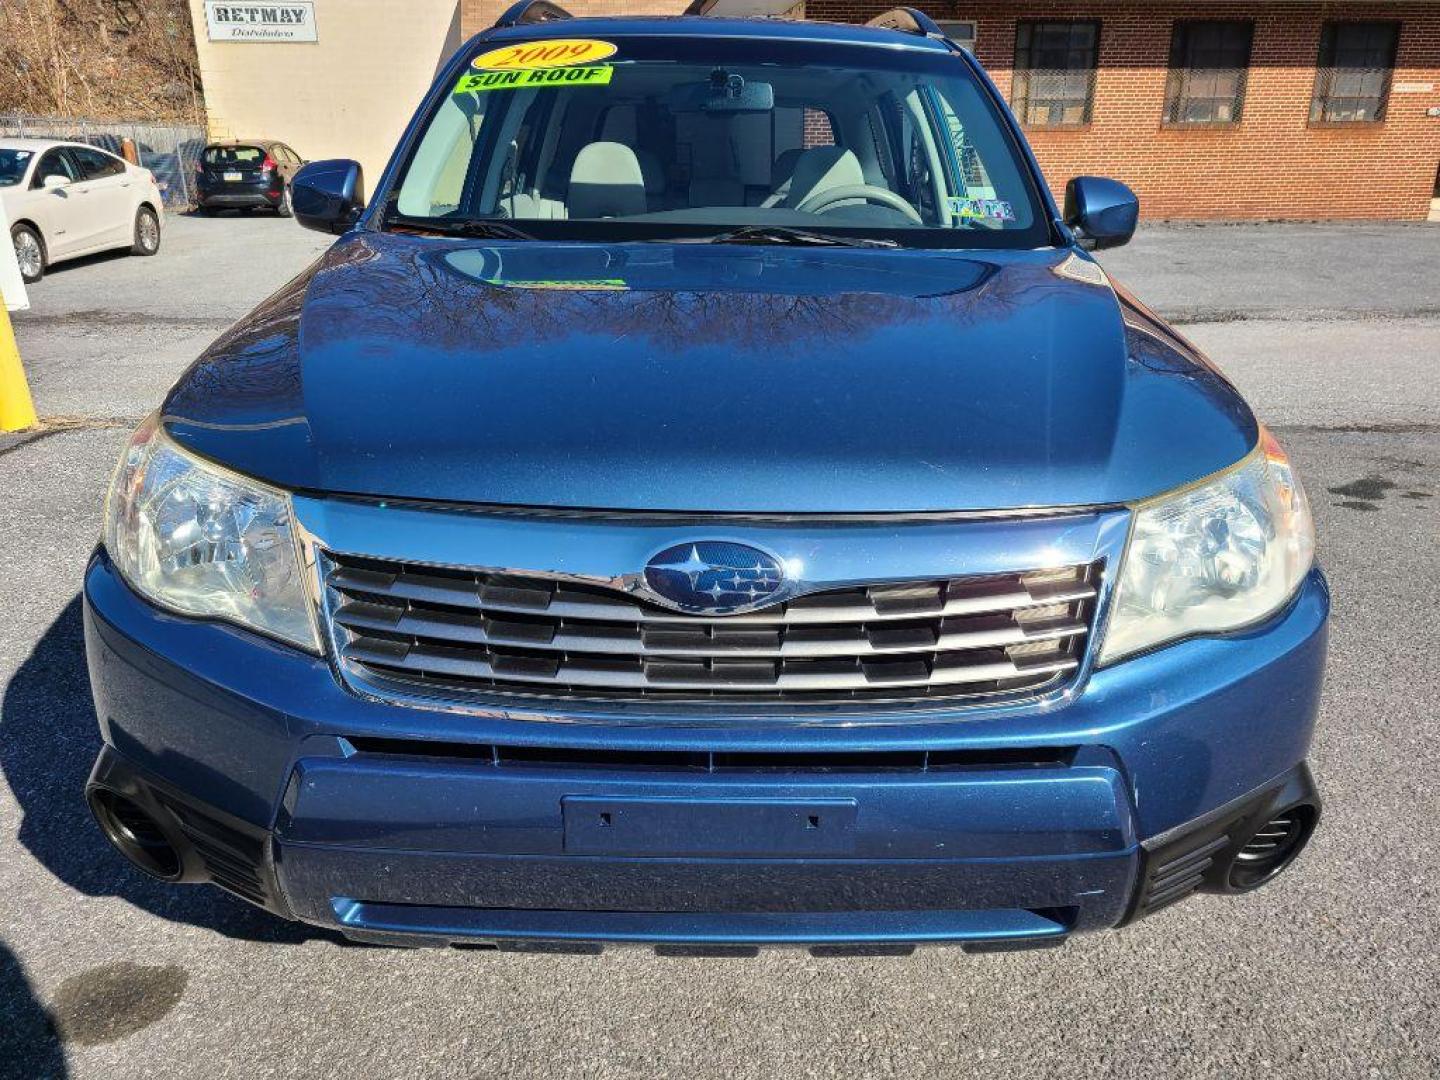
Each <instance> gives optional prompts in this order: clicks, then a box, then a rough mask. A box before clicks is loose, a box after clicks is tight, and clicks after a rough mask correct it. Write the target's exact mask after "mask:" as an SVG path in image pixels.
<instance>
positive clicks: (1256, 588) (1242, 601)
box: [1099, 429, 1315, 665]
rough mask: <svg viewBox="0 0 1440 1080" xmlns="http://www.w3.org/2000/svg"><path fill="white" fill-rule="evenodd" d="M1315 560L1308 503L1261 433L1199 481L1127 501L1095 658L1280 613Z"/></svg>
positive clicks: (1275, 446)
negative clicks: (1124, 541) (1128, 514)
mask: <svg viewBox="0 0 1440 1080" xmlns="http://www.w3.org/2000/svg"><path fill="white" fill-rule="evenodd" d="M1314 558H1315V526H1314V524H1313V522H1312V521H1311V518H1310V504H1309V503H1308V502H1307V501H1306V498H1305V491H1304V489H1303V488H1302V487H1301V486H1300V481H1299V479H1298V478H1297V477H1296V476H1295V471H1294V469H1293V468H1292V467H1291V465H1290V459H1289V458H1287V457H1286V456H1285V452H1284V451H1283V450H1281V449H1280V444H1279V443H1277V442H1276V441H1275V439H1274V438H1273V437H1272V436H1271V435H1270V433H1269V432H1268V431H1265V430H1263V429H1262V430H1261V432H1260V444H1259V446H1257V447H1256V449H1255V451H1254V452H1253V453H1251V454H1249V455H1248V456H1247V457H1245V458H1244V459H1243V460H1241V461H1240V462H1239V463H1238V464H1236V465H1235V466H1233V467H1231V468H1230V469H1227V470H1226V471H1225V472H1223V473H1221V474H1220V475H1218V476H1216V477H1214V478H1212V479H1210V480H1208V481H1206V482H1204V483H1201V484H1199V485H1196V486H1193V487H1190V488H1186V489H1183V490H1181V491H1179V492H1174V493H1171V494H1169V495H1162V496H1160V497H1159V498H1157V499H1152V500H1149V501H1148V502H1144V503H1141V504H1139V505H1138V506H1136V507H1135V516H1134V520H1133V521H1132V523H1131V526H1130V542H1129V544H1128V546H1127V547H1126V549H1125V557H1124V560H1123V562H1122V565H1121V567H1120V578H1119V581H1118V582H1117V583H1116V586H1115V595H1114V597H1113V598H1112V600H1111V603H1110V619H1109V626H1108V628H1107V629H1106V631H1105V640H1104V643H1103V644H1102V645H1101V648H1100V658H1099V663H1100V664H1102V665H1103V664H1109V663H1114V662H1115V661H1116V660H1119V659H1121V658H1123V657H1126V656H1130V655H1132V654H1133V653H1137V652H1140V651H1142V650H1144V649H1149V648H1153V647H1155V646H1157V645H1163V644H1165V643H1166V642H1170V641H1175V640H1178V639H1180V638H1184V637H1191V636H1193V635H1195V634H1207V633H1219V632H1222V631H1226V630H1237V629H1240V628H1241V627H1244V626H1247V625H1249V624H1251V623H1255V622H1259V621H1260V620H1262V619H1264V618H1265V617H1266V616H1268V615H1271V614H1272V613H1274V612H1275V611H1277V610H1279V608H1281V607H1282V606H1283V605H1284V604H1285V602H1286V601H1287V600H1289V599H1290V597H1291V596H1293V595H1294V593H1295V590H1296V589H1297V588H1299V586H1300V583H1301V582H1302V581H1303V580H1304V578H1305V575H1306V574H1307V573H1309V571H1310V566H1311V564H1312V563H1313V562H1314Z"/></svg>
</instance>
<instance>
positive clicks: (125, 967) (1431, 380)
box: [0, 217, 1440, 1080]
mask: <svg viewBox="0 0 1440 1080" xmlns="http://www.w3.org/2000/svg"><path fill="white" fill-rule="evenodd" d="M324 246H325V240H324V238H323V237H320V236H318V235H317V234H315V233H307V232H305V231H303V230H301V229H299V228H298V227H297V226H296V225H295V224H294V223H293V222H288V221H281V220H275V219H271V218H268V217H253V218H233V217H224V218H219V219H214V220H206V219H191V218H173V217H172V218H171V219H170V221H169V222H168V223H167V234H166V238H165V248H164V250H163V251H162V252H161V254H160V256H159V257H157V258H155V259H135V258H127V257H124V256H120V257H104V258H98V259H91V260H86V261H84V262H81V263H78V264H74V265H71V266H69V267H63V268H56V270H55V271H54V273H53V274H52V275H51V276H50V277H48V278H47V279H46V280H45V281H44V282H43V283H41V284H40V285H38V286H36V287H34V289H33V291H32V293H31V300H32V304H33V310H32V311H31V312H29V313H25V314H22V315H18V316H16V317H15V323H16V330H17V335H18V337H19V341H20V346H21V354H22V356H23V357H24V358H25V360H26V363H27V367H28V369H29V372H30V377H31V382H32V387H33V389H34V393H35V398H36V405H37V407H38V409H39V411H40V413H41V415H42V416H43V417H45V418H46V419H47V423H48V426H47V429H46V430H45V431H42V432H40V433H38V434H37V433H31V434H29V435H25V436H19V437H0V604H3V608H0V610H3V613H4V619H3V620H0V769H3V778H0V1075H3V1076H6V1077H9V1076H15V1077H27V1078H28V1077H40V1076H59V1075H69V1076H79V1077H105V1078H116V1080H119V1078H126V1077H141V1076H159V1077H188V1076H204V1077H222V1076H245V1077H265V1076H294V1075H307V1076H316V1077H320V1076H340V1075H344V1076H358V1077H367V1078H368V1077H382V1076H383V1077H391V1076H394V1077H402V1076H403V1077H413V1076H427V1077H428V1076H436V1077H452V1076H454V1077H460V1076H477V1077H478V1076H486V1077H500V1076H537V1077H557V1078H558V1077H607V1078H608V1077H653V1076H673V1077H687V1078H688V1077H702V1076H707V1077H708V1076H725V1077H731V1076H737V1077H784V1078H787V1080H789V1078H798V1077H812V1076H814V1077H819V1076H841V1077H860V1076H903V1077H907V1078H918V1077H945V1078H956V1077H969V1076H975V1077H988V1078H1011V1077H1046V1078H1050V1077H1072V1076H1073V1077H1094V1076H1100V1075H1104V1076H1124V1077H1155V1076H1165V1077H1178V1076H1206V1077H1209V1076H1241V1075H1253V1076H1264V1077H1282V1076H1283V1077H1312V1076H1345V1077H1348V1076H1357V1077H1417V1078H1418V1077H1433V1076H1435V1075H1437V1073H1440V1012H1437V1010H1436V1008H1435V1002H1436V1000H1437V997H1440V935H1437V915H1436V909H1437V905H1440V888H1437V876H1436V871H1435V866H1436V865H1437V862H1440V782H1437V777H1440V710H1437V708H1436V705H1435V702H1436V701H1437V700H1440V669H1437V665H1436V663H1435V656H1436V651H1437V646H1440V606H1437V603H1436V597H1437V589H1436V584H1435V583H1436V581H1437V580H1440V542H1437V541H1440V379H1437V375H1436V361H1437V359H1440V292H1437V278H1436V273H1437V267H1440V226H1423V225H1415V226H1397V225H1374V224H1367V225H1335V226H1327V225H1292V226H1278V225H1256V226H1246V227H1239V226H1209V227H1196V226H1173V227H1152V228H1148V229H1145V230H1143V231H1142V233H1141V235H1140V236H1139V237H1138V238H1137V240H1136V241H1135V243H1134V244H1132V245H1131V246H1130V247H1129V248H1125V249H1120V250H1118V251H1116V252H1114V253H1112V254H1107V255H1106V257H1105V259H1104V262H1105V264H1106V266H1107V267H1108V268H1109V269H1110V270H1111V272H1112V273H1114V274H1115V275H1116V276H1117V277H1118V278H1119V279H1120V280H1122V281H1123V282H1125V283H1126V284H1127V285H1129V286H1130V287H1131V288H1132V290H1133V291H1135V292H1136V293H1138V295H1139V296H1140V297H1141V298H1142V299H1144V300H1145V301H1147V302H1148V303H1150V304H1151V305H1152V306H1153V307H1155V308H1156V309H1157V310H1158V311H1160V312H1161V313H1162V314H1165V315H1168V316H1171V317H1174V318H1176V319H1178V320H1180V321H1182V322H1183V323H1184V326H1183V329H1184V331H1185V332H1186V333H1187V334H1189V335H1190V336H1191V337H1192V338H1193V339H1194V340H1196V341H1197V342H1198V343H1199V344H1201V345H1202V346H1203V347H1204V348H1206V349H1207V350H1208V351H1209V352H1210V353H1211V355H1212V356H1213V357H1214V358H1215V359H1216V360H1217V361H1219V362H1220V364H1221V365H1222V366H1223V367H1224V368H1225V369H1226V370H1227V371H1228V372H1229V373H1230V374H1231V375H1232V377H1233V378H1234V379H1235V380H1236V381H1237V382H1238V383H1239V384H1240V385H1241V387H1242V389H1244V390H1245V392H1246V393H1247V395H1248V396H1249V398H1250V400H1251V402H1252V404H1254V405H1255V407H1256V409H1257V411H1258V412H1259V413H1260V415H1261V417H1262V418H1263V419H1264V420H1265V421H1266V422H1267V423H1268V424H1270V425H1271V427H1272V428H1273V429H1274V430H1276V431H1277V433H1278V434H1279V436H1280V438H1281V439H1282V441H1283V442H1284V443H1285V444H1286V446H1287V448H1288V449H1289V450H1290V452H1291V454H1292V456H1293V457H1294V458H1295V460H1296V462H1297V464H1298V466H1299V468H1300V470H1301V472H1302V475H1303V476H1304V477H1305V479H1306V482H1307V485H1308V488H1309V491H1310V494H1311V498H1312V500H1313V502H1314V503H1315V510H1316V516H1317V519H1318V524H1319V528H1320V533H1321V556H1322V559H1323V561H1324V563H1325V565H1326V567H1327V569H1328V571H1329V573H1330V575H1331V582H1332V586H1333V588H1334V593H1335V596H1334V600H1335V608H1334V614H1335V617H1334V623H1333V629H1332V638H1331V650H1332V651H1331V666H1330V671H1329V676H1328V682H1327V688H1326V694H1325V703H1324V707H1323V711H1322V716H1321V721H1320V731H1319V735H1318V739H1317V743H1316V746H1315V750H1314V753H1313V756H1312V764H1313V766H1314V769H1315V772H1316V774H1317V776H1318V778H1319V780H1320V783H1321V786H1322V790H1323V793H1324V795H1325V797H1326V800H1327V803H1326V810H1325V819H1324V822H1323V823H1322V827H1321V830H1320V833H1319V834H1318V836H1317V838H1316V841H1315V842H1314V844H1313V845H1312V846H1311V848H1310V849H1309V850H1308V851H1307V853H1306V854H1305V855H1304V857H1303V859H1302V860H1301V861H1300V863H1299V864H1298V865H1297V866H1296V868H1295V869H1294V870H1292V871H1291V872H1290V873H1288V874H1287V875H1286V876H1285V877H1283V878H1282V879H1281V880H1280V881H1279V882H1277V883H1276V884H1275V885H1273V886H1272V887H1269V888H1267V889H1264V890H1261V891H1260V892H1258V893H1255V894H1251V895H1249V896H1246V897H1242V898H1238V899H1221V898H1215V897H1208V896H1206V897H1199V898H1197V899H1194V900H1190V901H1187V902H1186V903H1184V904H1181V905H1179V906H1177V907H1174V908H1171V909H1169V910H1167V911H1165V912H1164V913H1162V914H1160V915H1157V916H1155V917H1154V918H1152V919H1149V920H1147V921H1145V922H1142V923H1139V924H1137V925H1135V926H1133V927H1131V928H1129V929H1128V930H1126V931H1125V932H1123V933H1120V934H1099V935H1091V936H1089V937H1083V938H1077V939H1076V940H1074V941H1072V942H1070V943H1069V944H1068V945H1067V946H1066V947H1065V948H1063V949H1060V950H1051V951H1043V952H1037V953H1022V954H1014V955H991V956H967V955H964V954H962V953H960V952H958V951H949V950H929V951H921V952H919V953H917V954H916V955H914V956H912V957H908V958H890V959H818V958H814V957H811V956H809V955H808V954H806V953H802V952H773V953H764V954H762V955H761V956H760V957H759V958H756V959H748V960H713V959H675V958H660V957H657V956H654V955H652V954H651V953H648V952H644V951H639V950H618V951H612V952H608V953H606V954H604V955H603V956H600V957H555V956H527V955H514V954H504V953H484V952H448V951H440V950H424V951H418V952H404V951H392V950H382V949H372V948H362V947H356V946H349V945H346V944H344V943H342V942H340V941H338V940H337V939H335V938H332V937H330V936H328V935H325V934H321V933H318V932H310V931H307V930H306V929H305V928H303V927H298V926H294V925H289V924H284V923H280V922H277V921H275V920H273V919H271V918H270V917H269V916H267V915H264V914H263V913H259V912H255V911H252V910H251V909H249V908H247V907H246V906H245V905H243V904H242V903H241V902H240V901H238V900H233V899H231V898H230V897H229V896H227V895H225V894H223V893H221V892H219V891H218V890H214V889H210V888H166V887H161V886H158V885H156V884H154V883H152V882H150V881H149V880H147V879H145V878H143V877H142V876H141V875H139V874H138V873H137V872H135V871H133V870H131V869H129V868H128V866H127V865H126V864H124V863H123V862H122V860H121V859H120V858H119V856H117V855H115V854H114V853H112V852H111V850H110V849H109V848H108V846H107V845H106V844H105V842H104V841H103V840H102V838H101V836H100V834H99V832H98V831H97V830H96V829H95V828H94V827H93V826H92V825H91V823H90V820H89V817H88V814H87V811H86V810H85V807H84V804H83V802H82V800H81V789H82V786H83V783H84V779H85V776H86V774H87V773H88V771H89V768H90V765H91V762H92V761H93V759H94V755H95V752H96V750H97V749H98V746H99V737H98V734H97V732H96V728H95V718H94V715H93V710H92V707H91V704H90V699H89V692H88V686H87V678H86V674H85V666H84V656H83V649H82V642H81V634H80V620H79V607H78V599H77V591H78V586H79V580H80V573H81V569H82V567H83V565H84V561H85V558H86V556H87V555H88V553H89V551H90V549H91V547H92V546H93V544H94V541H95V537H96V534H97V530H98V527H99V521H100V510H101V500H102V496H103V492H104V488H105V485H106V482H107V480H108V477H109V474H110V470H111V466H112V464H113V462H114V460H115V456H116V454H117V453H118V450H119V447H120V445H121V442H122V440H123V439H124V437H125V434H126V430H127V428H128V427H129V426H130V424H131V423H132V422H133V421H135V420H137V419H138V418H139V417H140V416H141V415H143V414H144V413H145V412H147V411H148V410H149V409H151V408H153V407H154V405H155V404H156V403H158V401H159V399H160V397H161V395H162V394H163V392H164V390H165V388H166V387H167V386H168V385H169V384H170V382H171V381H172V380H173V379H174V378H175V377H176V375H178V374H179V372H180V371H181V370H182V369H183V367H184V366H185V364H186V363H187V362H188V361H189V360H190V359H192V358H193V357H194V355H195V354H196V353H197V352H198V351H199V350H200V349H201V348H202V347H203V346H204V345H205V344H206V343H207V342H208V341H209V340H210V339H211V338H213V337H214V336H216V335H217V334H218V333H219V332H220V331H221V330H222V329H223V328H224V327H225V326H227V325H228V324H229V323H230V322H231V321H233V320H234V319H235V318H236V317H238V316H239V315H241V314H243V313H244V312H245V311H246V310H247V309H248V308H249V307H251V306H252V305H253V304H254V303H255V302H256V301H258V300H259V299H260V298H261V297H263V296H264V295H265V294H266V293H267V292H269V291H270V290H271V289H272V288H274V287H276V286H278V285H279V284H281V283H282V282H283V281H284V280H286V279H287V278H288V277H290V276H291V275H292V274H293V273H295V272H297V271H298V270H299V269H300V268H302V267H303V266H304V265H305V264H306V262H307V261H309V260H310V259H312V258H313V257H315V256H316V255H317V254H318V253H319V252H320V251H321V250H323V248H324Z"/></svg>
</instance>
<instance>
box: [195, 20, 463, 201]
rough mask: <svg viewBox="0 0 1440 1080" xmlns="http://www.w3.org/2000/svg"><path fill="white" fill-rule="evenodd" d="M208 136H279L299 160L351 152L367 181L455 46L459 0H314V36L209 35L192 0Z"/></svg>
mask: <svg viewBox="0 0 1440 1080" xmlns="http://www.w3.org/2000/svg"><path fill="white" fill-rule="evenodd" d="M190 12H191V17H192V19H193V20H194V23H195V44H196V48H197V51H198V52H199V56H200V73H201V77H202V78H203V79H204V83H205V103H206V111H207V113H208V116H209V126H210V135H211V137H212V138H260V137H268V138H273V139H280V140H282V141H284V142H287V143H289V144H290V145H291V146H293V147H294V148H295V150H296V151H297V152H298V153H299V154H300V156H301V157H304V158H307V159H310V160H315V159H318V158H327V157H350V158H355V159H356V160H358V161H359V162H360V164H361V165H363V166H364V168H365V176H366V178H367V181H368V182H369V184H370V185H371V186H372V187H373V185H374V182H375V181H376V180H378V179H379V177H380V172H381V170H382V169H384V167H385V163H386V162H387V161H388V160H389V157H390V153H391V151H392V150H394V148H395V143H396V142H397V141H398V139H399V137H400V132H401V131H402V130H403V129H404V127H405V124H406V123H407V122H408V121H409V119H410V117H411V115H412V114H413V112H414V110H415V107H416V105H418V104H419V101H420V96H421V94H423V93H424V92H425V90H426V88H427V87H428V86H429V85H430V82H431V80H432V78H433V77H434V74H435V69H436V67H437V66H438V65H439V64H440V62H441V60H442V59H443V58H444V57H446V56H449V55H450V53H451V52H452V51H453V50H454V49H455V48H456V47H457V46H458V45H459V44H460V41H461V37H460V33H461V30H460V9H459V0H404V2H403V3H396V2H395V0H315V23H316V28H317V31H318V33H317V36H318V38H319V40H318V41H316V42H314V43H309V42H297V43H293V44H291V43H271V42H230V41H210V40H209V38H208V37H207V36H206V32H205V9H204V5H203V3H202V2H201V0H190Z"/></svg>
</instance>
